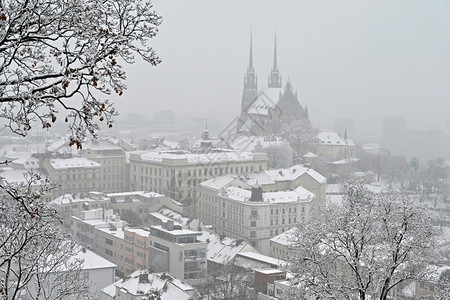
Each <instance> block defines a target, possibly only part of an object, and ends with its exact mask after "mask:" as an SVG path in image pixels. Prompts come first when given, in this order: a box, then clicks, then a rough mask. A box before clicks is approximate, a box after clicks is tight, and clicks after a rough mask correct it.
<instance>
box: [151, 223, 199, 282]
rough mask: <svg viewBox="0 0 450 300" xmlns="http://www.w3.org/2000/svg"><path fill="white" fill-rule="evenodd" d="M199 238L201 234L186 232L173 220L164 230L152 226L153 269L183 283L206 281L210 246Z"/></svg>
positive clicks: (165, 224)
mask: <svg viewBox="0 0 450 300" xmlns="http://www.w3.org/2000/svg"><path fill="white" fill-rule="evenodd" d="M199 235H201V232H199V231H193V230H189V229H183V228H182V226H181V225H179V224H175V223H174V222H173V221H171V220H169V221H167V222H165V223H163V225H162V226H151V227H150V251H149V256H150V267H151V268H152V269H153V270H155V271H157V272H170V273H171V274H173V275H175V276H176V277H177V278H180V279H197V278H204V277H205V276H206V245H207V244H206V242H201V241H199V240H198V239H197V237H198V236H199Z"/></svg>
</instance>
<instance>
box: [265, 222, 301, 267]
mask: <svg viewBox="0 0 450 300" xmlns="http://www.w3.org/2000/svg"><path fill="white" fill-rule="evenodd" d="M296 232H297V227H294V228H291V229H289V230H287V231H285V232H282V233H280V234H279V235H277V236H274V237H273V238H271V239H270V242H269V256H271V257H276V258H279V259H284V260H288V258H289V246H290V245H291V242H292V240H293V238H294V236H295V233H296Z"/></svg>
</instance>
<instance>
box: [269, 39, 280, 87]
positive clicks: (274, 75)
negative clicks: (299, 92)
mask: <svg viewBox="0 0 450 300" xmlns="http://www.w3.org/2000/svg"><path fill="white" fill-rule="evenodd" d="M268 86H269V87H270V88H281V76H280V71H279V70H278V61H277V33H276V32H275V44H274V50H273V66H272V71H271V72H270V75H269V83H268Z"/></svg>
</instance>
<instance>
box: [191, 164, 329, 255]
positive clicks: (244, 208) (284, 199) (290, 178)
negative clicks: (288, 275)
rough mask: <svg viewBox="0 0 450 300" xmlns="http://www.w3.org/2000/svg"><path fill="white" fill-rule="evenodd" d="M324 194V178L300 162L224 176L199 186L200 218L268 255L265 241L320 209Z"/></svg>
mask: <svg viewBox="0 0 450 300" xmlns="http://www.w3.org/2000/svg"><path fill="white" fill-rule="evenodd" d="M325 193H326V179H325V177H323V176H322V175H320V174H319V173H317V172H316V171H314V170H312V169H309V168H305V167H303V166H301V165H297V166H293V167H290V168H285V169H277V170H265V171H262V172H259V173H245V174H239V175H224V176H219V177H216V178H213V179H210V180H207V181H204V182H202V183H201V184H200V185H199V201H198V217H199V219H200V220H201V221H203V222H204V223H206V224H211V225H212V226H213V228H214V230H215V232H216V233H217V234H224V235H226V236H229V237H231V238H235V239H244V240H246V241H248V242H249V243H250V244H251V245H252V246H253V247H255V249H256V250H258V251H260V252H262V253H263V254H266V255H269V254H270V252H269V251H270V248H269V246H270V242H269V240H270V239H271V238H272V237H274V236H276V235H278V234H280V233H282V232H284V231H286V230H288V229H290V228H292V227H294V226H295V225H296V224H298V223H300V222H304V221H307V220H308V219H309V218H310V217H311V216H312V214H314V213H315V212H318V211H319V210H320V209H321V207H323V206H324V205H325Z"/></svg>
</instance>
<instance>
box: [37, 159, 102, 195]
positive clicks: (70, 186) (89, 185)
mask: <svg viewBox="0 0 450 300" xmlns="http://www.w3.org/2000/svg"><path fill="white" fill-rule="evenodd" d="M43 168H44V169H45V170H46V171H47V173H48V176H49V177H50V178H51V179H52V180H53V181H55V182H60V183H61V185H60V186H59V187H58V188H56V189H54V190H53V195H54V197H55V198H56V197H59V196H61V195H64V194H68V193H88V192H90V191H95V190H99V189H101V178H100V170H101V165H100V164H99V163H97V162H95V161H92V160H89V159H87V158H84V157H68V158H48V157H46V158H45V159H44V162H43Z"/></svg>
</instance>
